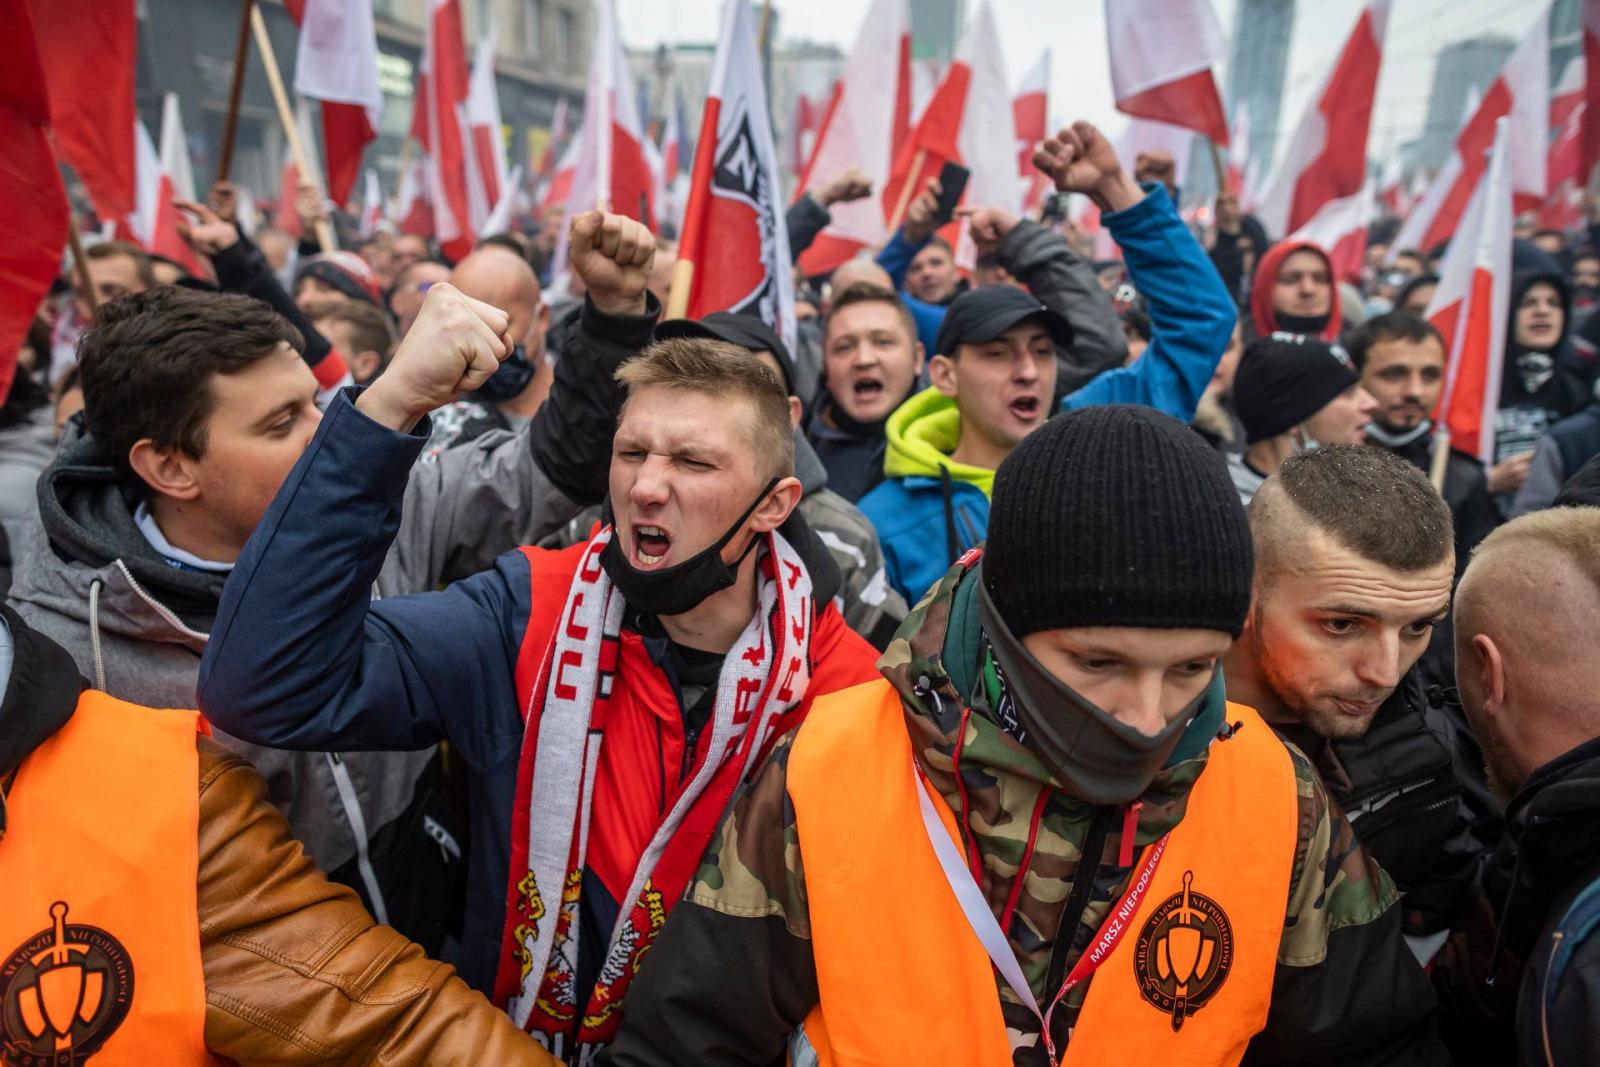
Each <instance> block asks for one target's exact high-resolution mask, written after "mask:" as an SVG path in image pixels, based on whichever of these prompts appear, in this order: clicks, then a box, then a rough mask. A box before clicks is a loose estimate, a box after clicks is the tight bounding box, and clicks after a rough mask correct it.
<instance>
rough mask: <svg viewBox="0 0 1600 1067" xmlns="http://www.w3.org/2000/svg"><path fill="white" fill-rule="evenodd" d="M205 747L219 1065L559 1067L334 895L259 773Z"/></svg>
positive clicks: (209, 998) (212, 1040)
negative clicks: (223, 1061)
mask: <svg viewBox="0 0 1600 1067" xmlns="http://www.w3.org/2000/svg"><path fill="white" fill-rule="evenodd" d="M198 744H199V748H200V871H199V913H200V952H201V964H202V967H203V969H204V971H205V983H206V1029H205V1037H206V1046H207V1047H208V1048H210V1049H211V1051H212V1052H214V1053H216V1054H218V1055H220V1056H226V1057H228V1058H229V1059H232V1060H234V1061H236V1062H238V1063H240V1064H253V1063H271V1064H274V1065H291V1064H371V1063H382V1064H386V1065H387V1064H395V1065H398V1064H428V1065H430V1067H433V1065H439V1064H486V1065H487V1064H494V1065H496V1067H500V1065H506V1064H527V1065H530V1067H559V1064H558V1061H557V1060H555V1059H554V1058H553V1057H551V1055H550V1054H549V1053H547V1052H545V1051H544V1049H542V1048H540V1047H539V1045H538V1044H537V1043H536V1042H535V1041H534V1040H533V1039H532V1038H530V1037H528V1036H527V1035H525V1034H523V1033H521V1032H520V1031H519V1030H517V1028H516V1027H515V1026H514V1025H512V1022H511V1020H510V1019H509V1018H508V1017H507V1016H506V1015H505V1013H504V1012H502V1011H500V1010H499V1009H497V1008H495V1007H494V1006H493V1005H491V1004H490V1003H489V1002H488V1001H487V1000H485V999H484V997H483V995H482V994H481V993H478V992H476V991H475V990H472V989H469V988H468V987H467V985H466V983H464V982H462V981H461V979H459V978H457V977H456V976H455V972H454V970H453V969H452V968H451V967H450V966H449V965H448V964H443V963H438V962H436V961H434V960H431V959H429V958H428V957H427V956H425V955H424V954H423V952H422V949H420V948H418V947H417V946H416V945H414V944H412V943H411V942H410V941H407V940H406V939H405V938H404V937H402V936H401V935H400V934H398V933H396V932H395V931H394V930H391V929H390V928H389V927H387V926H379V925H378V924H377V923H375V922H373V920H372V917H371V916H370V915H368V914H367V911H366V909H365V908H363V907H362V906H361V901H360V900H359V899H358V898H357V897H356V895H355V893H354V892H352V891H351V890H350V889H348V888H346V887H344V886H342V885H338V884H336V883H333V882H330V881H328V879H327V878H326V877H324V876H323V874H322V872H321V871H320V870H318V869H317V867H316V865H315V864H313V863H312V862H311V860H310V859H309V858H308V857H307V856H306V853H305V850H304V849H303V848H302V847H301V846H300V843H299V842H298V841H296V840H295V839H294V838H293V837H291V836H290V834H289V824H288V823H286V822H285V821H284V819H283V816H282V815H280V814H279V813H278V809H277V808H275V807H273V806H272V805H271V804H270V803H269V802H268V801H267V793H266V786H265V785H264V784H263V783H262V781H261V778H260V776H258V775H257V774H256V773H255V771H254V770H253V769H252V768H251V766H250V765H249V764H248V763H246V762H245V761H244V760H243V759H241V758H239V757H238V756H235V755H233V754H231V753H229V752H228V751H227V750H226V749H224V748H222V747H221V746H220V745H218V744H216V743H215V742H213V741H211V740H210V739H208V738H204V737H202V738H200V739H199V741H198Z"/></svg>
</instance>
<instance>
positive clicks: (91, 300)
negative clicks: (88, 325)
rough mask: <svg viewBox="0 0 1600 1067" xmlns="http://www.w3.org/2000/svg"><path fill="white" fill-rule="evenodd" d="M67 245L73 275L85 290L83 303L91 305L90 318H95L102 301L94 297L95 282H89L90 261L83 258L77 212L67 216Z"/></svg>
mask: <svg viewBox="0 0 1600 1067" xmlns="http://www.w3.org/2000/svg"><path fill="white" fill-rule="evenodd" d="M67 245H68V246H69V247H70V248H71V249H72V273H74V274H76V275H77V276H78V284H79V285H80V286H81V287H82V288H83V302H84V303H85V304H88V305H89V317H90V318H93V317H94V316H95V313H96V312H98V311H99V310H100V301H99V300H97V299H96V298H95V295H94V282H92V281H90V280H89V261H88V260H87V259H85V258H84V256H83V242H82V241H80V240H78V213H77V212H76V211H73V212H70V213H69V214H68V216H67Z"/></svg>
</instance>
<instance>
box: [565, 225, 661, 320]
mask: <svg viewBox="0 0 1600 1067" xmlns="http://www.w3.org/2000/svg"><path fill="white" fill-rule="evenodd" d="M655 258H656V238H655V235H654V234H652V233H651V232H650V230H649V227H647V226H645V225H644V223H642V222H637V221H635V220H633V219H630V218H628V217H627V216H626V215H612V214H608V213H606V212H604V211H585V212H584V213H583V214H581V215H575V216H573V219H572V224H571V228H570V229H569V230H568V231H567V260H568V262H570V263H571V264H572V269H573V270H574V271H575V272H577V275H578V277H580V278H582V279H583V283H584V285H585V286H586V287H587V288H588V290H589V299H590V300H593V301H594V306H595V307H596V308H598V309H599V310H601V311H604V312H607V313H608V314H612V315H643V314H644V312H645V287H646V286H647V285H648V284H649V282H650V265H651V264H652V263H653V262H654V260H655Z"/></svg>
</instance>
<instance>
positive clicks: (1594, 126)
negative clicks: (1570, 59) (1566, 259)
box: [1578, 0, 1600, 188]
mask: <svg viewBox="0 0 1600 1067" xmlns="http://www.w3.org/2000/svg"><path fill="white" fill-rule="evenodd" d="M1583 66H1584V78H1583V99H1584V104H1585V105H1586V106H1585V108H1584V113H1583V133H1582V135H1581V139H1580V146H1579V150H1578V174H1579V175H1580V178H1579V181H1578V185H1579V187H1580V188H1581V187H1583V186H1587V185H1588V184H1589V175H1590V174H1591V173H1593V171H1594V165H1595V163H1596V162H1597V161H1600V0H1583Z"/></svg>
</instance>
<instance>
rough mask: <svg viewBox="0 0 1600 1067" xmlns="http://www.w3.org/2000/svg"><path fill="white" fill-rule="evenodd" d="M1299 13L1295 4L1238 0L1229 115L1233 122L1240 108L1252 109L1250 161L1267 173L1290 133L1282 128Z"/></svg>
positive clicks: (1280, 0)
mask: <svg viewBox="0 0 1600 1067" xmlns="http://www.w3.org/2000/svg"><path fill="white" fill-rule="evenodd" d="M1294 13H1295V0H1239V3H1238V6H1237V7H1235V8H1234V13H1233V34H1232V36H1231V39H1230V40H1231V44H1230V46H1229V51H1228V114H1229V118H1230V120H1231V119H1232V117H1233V115H1234V114H1236V113H1237V111H1238V108H1239V107H1240V105H1241V104H1242V105H1244V106H1245V107H1247V108H1249V111H1250V158H1251V159H1252V160H1260V161H1261V162H1260V164H1259V165H1260V167H1261V173H1263V174H1266V173H1267V172H1268V171H1269V170H1270V166H1271V164H1272V162H1273V159H1274V157H1275V154H1276V153H1275V150H1276V148H1277V146H1278V142H1279V141H1280V140H1281V139H1282V137H1280V133H1281V134H1282V135H1283V136H1287V134H1288V131H1287V130H1282V129H1281V127H1280V123H1282V122H1283V121H1284V117H1283V114H1282V101H1283V89H1284V74H1285V73H1286V72H1287V71H1288V69H1289V40H1290V38H1291V37H1292V36H1293V35H1294Z"/></svg>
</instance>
